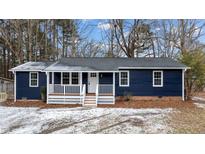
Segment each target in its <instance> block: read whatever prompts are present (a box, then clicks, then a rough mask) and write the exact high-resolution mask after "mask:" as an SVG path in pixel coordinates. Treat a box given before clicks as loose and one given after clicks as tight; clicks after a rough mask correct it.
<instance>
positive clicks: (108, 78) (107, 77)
mask: <svg viewBox="0 0 205 154" xmlns="http://www.w3.org/2000/svg"><path fill="white" fill-rule="evenodd" d="M112 77H113V73H99V84H112V83H113V79H112Z"/></svg>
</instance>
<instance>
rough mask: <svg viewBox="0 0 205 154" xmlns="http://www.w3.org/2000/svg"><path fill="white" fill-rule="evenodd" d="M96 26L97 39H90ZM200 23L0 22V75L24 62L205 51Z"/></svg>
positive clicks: (177, 21) (125, 21) (57, 20)
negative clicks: (62, 58)
mask: <svg viewBox="0 0 205 154" xmlns="http://www.w3.org/2000/svg"><path fill="white" fill-rule="evenodd" d="M96 27H101V34H100V35H101V40H94V39H90V35H91V32H92V31H93V29H94V28H96ZM204 28H205V21H204V20H189V19H186V20H185V19H179V20H142V19H139V20H137V19H133V20H121V19H112V20H111V19H110V20H99V24H98V25H90V24H89V22H85V21H84V20H73V19H62V20H60V19H47V20H46V19H30V20H29V19H25V20H24V19H22V20H19V19H18V20H6V19H4V20H0V68H1V69H0V76H1V77H5V78H12V73H10V72H8V70H9V69H10V68H12V67H14V66H16V65H19V64H22V63H24V62H27V61H55V60H57V59H59V58H61V57H144V56H146V57H171V58H174V59H177V58H178V57H179V56H180V54H183V53H186V52H192V51H195V50H196V49H197V50H204V33H205V31H204Z"/></svg>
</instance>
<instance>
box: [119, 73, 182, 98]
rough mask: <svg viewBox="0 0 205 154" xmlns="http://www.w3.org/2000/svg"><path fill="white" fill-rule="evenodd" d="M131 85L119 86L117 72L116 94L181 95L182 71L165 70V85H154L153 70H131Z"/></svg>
mask: <svg viewBox="0 0 205 154" xmlns="http://www.w3.org/2000/svg"><path fill="white" fill-rule="evenodd" d="M129 71H130V86H129V87H119V73H116V83H115V86H116V87H115V91H116V96H123V95H126V94H127V93H129V94H131V95H133V96H181V95H182V71H181V70H163V75H164V86H163V87H153V86H152V71H153V70H129Z"/></svg>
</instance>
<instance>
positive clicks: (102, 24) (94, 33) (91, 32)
mask: <svg viewBox="0 0 205 154" xmlns="http://www.w3.org/2000/svg"><path fill="white" fill-rule="evenodd" d="M158 20H160V19H158ZM80 21H81V22H82V23H83V24H85V25H89V28H87V36H88V38H89V39H90V40H95V41H97V42H98V41H102V35H103V31H105V30H108V29H109V28H110V27H109V24H108V20H107V19H83V20H80ZM150 21H151V20H150ZM198 21H199V23H200V24H201V23H202V22H204V23H205V20H198ZM156 30H159V28H157V27H156ZM200 41H201V42H205V36H203V37H201V38H200Z"/></svg>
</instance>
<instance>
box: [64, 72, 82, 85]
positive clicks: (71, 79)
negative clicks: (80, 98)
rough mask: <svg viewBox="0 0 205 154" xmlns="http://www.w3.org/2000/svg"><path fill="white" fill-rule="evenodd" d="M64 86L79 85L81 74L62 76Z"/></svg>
mask: <svg viewBox="0 0 205 154" xmlns="http://www.w3.org/2000/svg"><path fill="white" fill-rule="evenodd" d="M61 77H62V78H61V83H62V84H69V85H71V84H72V85H77V84H79V73H78V72H72V73H70V72H63V73H62V76H61Z"/></svg>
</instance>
